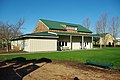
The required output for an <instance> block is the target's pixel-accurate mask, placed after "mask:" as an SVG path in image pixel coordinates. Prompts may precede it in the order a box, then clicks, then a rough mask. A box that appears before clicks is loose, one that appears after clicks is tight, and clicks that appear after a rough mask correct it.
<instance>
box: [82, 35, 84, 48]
mask: <svg viewBox="0 0 120 80" xmlns="http://www.w3.org/2000/svg"><path fill="white" fill-rule="evenodd" d="M82 49H84V36H82Z"/></svg>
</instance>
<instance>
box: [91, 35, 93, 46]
mask: <svg viewBox="0 0 120 80" xmlns="http://www.w3.org/2000/svg"><path fill="white" fill-rule="evenodd" d="M91 48H93V36H92V45H91Z"/></svg>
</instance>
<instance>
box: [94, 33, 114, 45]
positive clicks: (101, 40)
mask: <svg viewBox="0 0 120 80" xmlns="http://www.w3.org/2000/svg"><path fill="white" fill-rule="evenodd" d="M95 35H98V36H100V37H98V38H97V37H94V39H93V40H94V45H108V46H114V41H115V38H114V37H113V36H112V35H111V34H109V33H104V34H95Z"/></svg>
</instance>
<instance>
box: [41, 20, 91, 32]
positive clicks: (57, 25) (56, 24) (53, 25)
mask: <svg viewBox="0 0 120 80" xmlns="http://www.w3.org/2000/svg"><path fill="white" fill-rule="evenodd" d="M40 20H41V21H42V22H43V23H44V24H45V25H46V26H47V27H48V28H49V29H52V30H66V28H65V27H63V26H62V25H66V26H73V27H77V31H78V32H89V33H92V31H90V30H89V29H87V28H85V27H83V26H81V25H78V24H72V23H65V22H58V21H52V20H45V19H40Z"/></svg>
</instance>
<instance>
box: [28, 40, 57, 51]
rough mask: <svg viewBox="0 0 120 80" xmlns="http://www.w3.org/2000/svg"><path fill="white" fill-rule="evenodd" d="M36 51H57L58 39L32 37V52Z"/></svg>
mask: <svg viewBox="0 0 120 80" xmlns="http://www.w3.org/2000/svg"><path fill="white" fill-rule="evenodd" d="M35 51H57V40H55V39H30V52H35Z"/></svg>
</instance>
